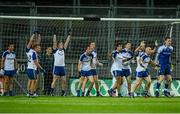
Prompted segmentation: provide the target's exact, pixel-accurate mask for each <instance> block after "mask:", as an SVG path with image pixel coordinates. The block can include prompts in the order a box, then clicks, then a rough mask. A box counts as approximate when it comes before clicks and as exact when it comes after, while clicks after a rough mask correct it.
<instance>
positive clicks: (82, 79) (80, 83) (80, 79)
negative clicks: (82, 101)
mask: <svg viewBox="0 0 180 114" xmlns="http://www.w3.org/2000/svg"><path fill="white" fill-rule="evenodd" d="M84 78H85V77H84V76H81V77H80V78H79V84H78V88H77V90H76V92H77V97H80V89H81V87H82V84H83V81H84Z"/></svg>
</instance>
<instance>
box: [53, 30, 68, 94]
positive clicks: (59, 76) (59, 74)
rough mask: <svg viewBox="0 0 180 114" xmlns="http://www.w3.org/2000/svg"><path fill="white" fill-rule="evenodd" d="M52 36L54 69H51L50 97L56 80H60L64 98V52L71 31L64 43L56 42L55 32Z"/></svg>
mask: <svg viewBox="0 0 180 114" xmlns="http://www.w3.org/2000/svg"><path fill="white" fill-rule="evenodd" d="M54 32H55V33H54V36H53V55H54V67H53V81H52V83H51V93H50V94H51V96H54V89H55V84H56V81H57V80H61V85H62V91H61V96H66V76H65V75H66V74H65V51H66V49H67V47H68V44H69V42H70V38H71V31H69V33H68V36H67V39H66V42H65V43H63V42H61V41H59V42H57V40H56V30H55V31H54Z"/></svg>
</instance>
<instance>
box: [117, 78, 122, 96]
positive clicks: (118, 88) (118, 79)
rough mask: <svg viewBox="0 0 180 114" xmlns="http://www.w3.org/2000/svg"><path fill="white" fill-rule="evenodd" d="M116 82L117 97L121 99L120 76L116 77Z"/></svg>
mask: <svg viewBox="0 0 180 114" xmlns="http://www.w3.org/2000/svg"><path fill="white" fill-rule="evenodd" d="M116 81H117V92H118V96H119V97H122V96H121V93H120V87H121V82H122V76H117V77H116Z"/></svg>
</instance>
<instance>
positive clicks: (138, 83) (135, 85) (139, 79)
mask: <svg viewBox="0 0 180 114" xmlns="http://www.w3.org/2000/svg"><path fill="white" fill-rule="evenodd" d="M142 80H143V78H141V77H136V83H135V84H134V86H133V87H132V89H131V97H134V91H135V90H136V89H137V87H139V86H140V85H141V83H142Z"/></svg>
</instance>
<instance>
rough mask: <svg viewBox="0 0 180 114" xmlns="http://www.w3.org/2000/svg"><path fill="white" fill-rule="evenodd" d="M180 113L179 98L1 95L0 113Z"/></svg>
mask: <svg viewBox="0 0 180 114" xmlns="http://www.w3.org/2000/svg"><path fill="white" fill-rule="evenodd" d="M5 112H8V113H14V112H16V113H28V112H31V113H60V112H63V113H72V112H73V113H80V112H81V113H91V112H92V113H104V112H106V113H119V112H121V113H131V112H134V113H140V112H141V113H180V97H175V98H165V97H162V98H143V97H141V98H134V99H133V98H110V97H80V98H78V97H57V96H56V97H38V98H27V97H22V96H16V97H0V113H5Z"/></svg>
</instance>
